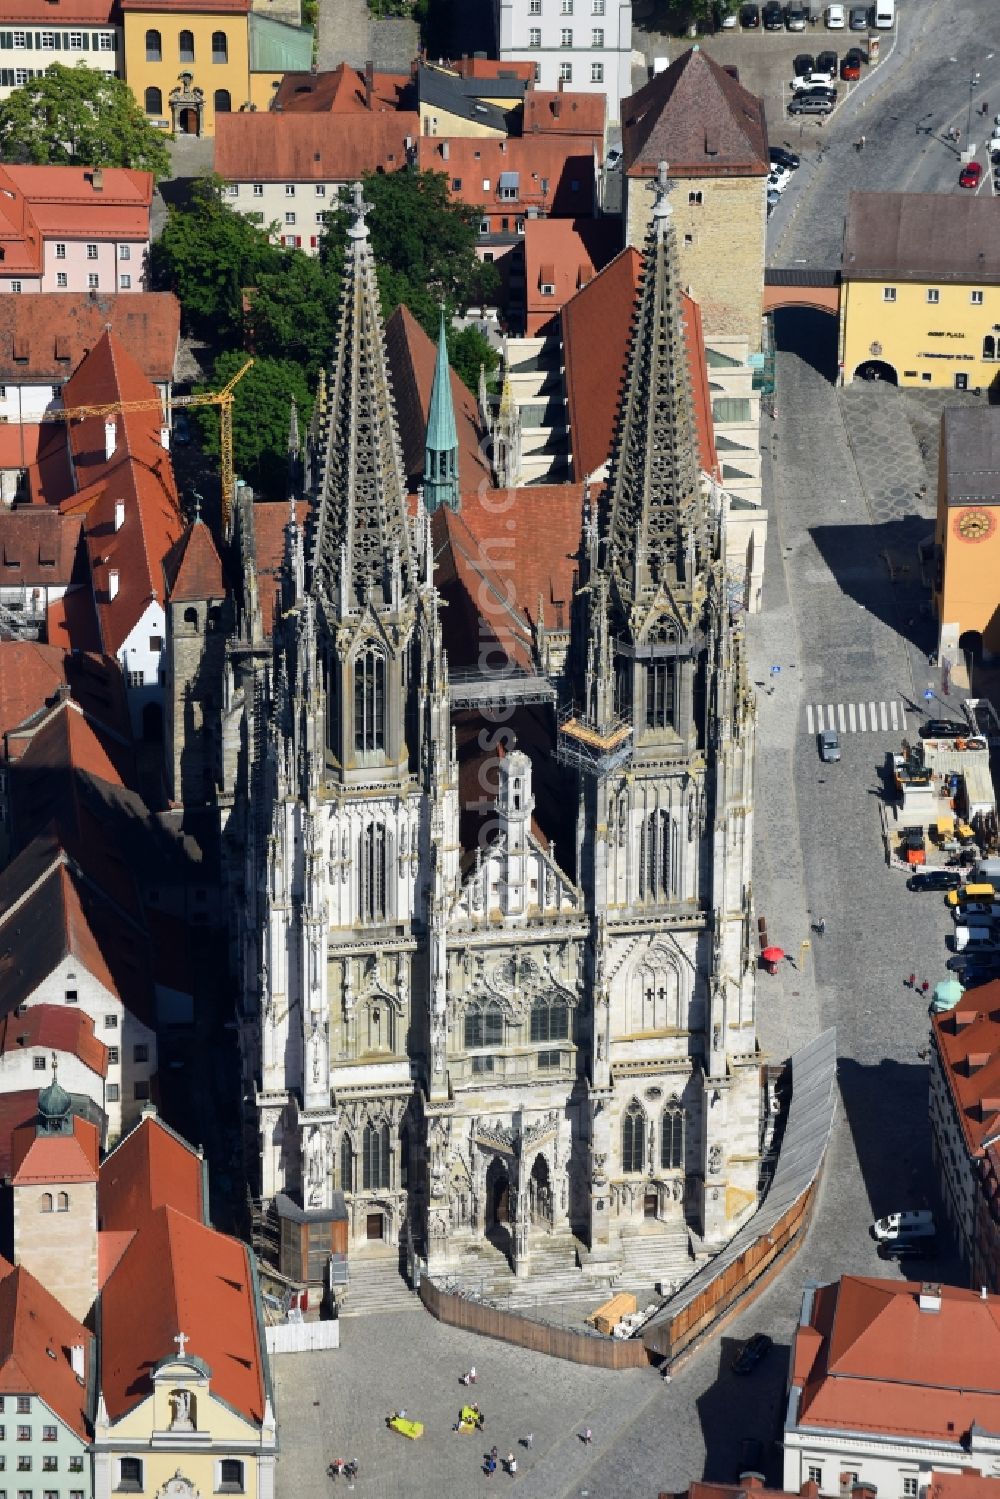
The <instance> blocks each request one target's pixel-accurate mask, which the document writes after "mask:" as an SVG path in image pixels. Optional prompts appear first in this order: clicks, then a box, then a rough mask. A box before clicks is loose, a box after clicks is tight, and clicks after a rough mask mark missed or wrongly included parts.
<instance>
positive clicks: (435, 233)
mask: <svg viewBox="0 0 1000 1499" xmlns="http://www.w3.org/2000/svg"><path fill="white" fill-rule="evenodd" d="M363 186H364V195H365V200H366V201H367V202H368V203H370V204H371V205H372V212H371V214H370V216H369V218H368V227H369V230H370V233H371V242H372V250H373V252H374V255H375V260H376V262H377V264H378V267H379V291H380V293H381V297H382V306H383V310H384V311H386V312H389V311H391V310H392V308H393V307H395V306H396V304H397V303H398V302H405V303H406V305H407V307H409V309H410V311H411V312H412V313H413V315H414V317H415V318H416V319H417V320H418V322H420V323H421V324H422V325H423V327H424V328H425V329H426V330H427V332H428V333H430V334H431V335H434V334H435V333H436V332H437V322H438V307H439V304H440V303H441V302H444V303H445V304H446V306H448V307H449V308H451V309H455V308H459V309H464V308H466V307H468V306H470V305H471V304H472V303H477V302H483V301H488V300H489V299H490V298H491V297H492V296H493V295H494V294H495V292H496V289H497V287H498V285H499V276H498V273H497V270H496V267H495V266H493V265H491V264H488V263H486V262H485V261H481V260H478V259H477V258H476V250H475V246H476V230H475V225H476V222H477V220H478V218H479V213H478V212H477V211H476V210H475V209H473V208H469V207H467V206H466V205H465V204H464V203H454V202H452V200H451V195H450V191H449V186H448V178H447V177H446V176H445V175H444V174H443V173H442V172H418V171H415V170H414V168H412V167H402V168H401V169H400V170H399V171H398V172H392V173H388V174H386V175H381V176H380V175H374V174H373V175H372V176H370V177H366V178H365V179H364V184H363ZM327 222H328V228H327V232H326V234H325V235H324V236H323V239H322V241H321V242H320V255H321V258H322V260H323V262H324V264H326V265H328V266H330V267H331V268H332V269H337V270H339V268H340V266H341V265H342V264H343V257H344V253H345V248H346V244H347V228H348V225H349V224H350V222H351V214H350V211H349V209H348V207H347V206H346V205H344V206H342V207H340V208H338V209H337V210H336V211H335V212H333V213H331V214H330V215H329V218H328V221H327Z"/></svg>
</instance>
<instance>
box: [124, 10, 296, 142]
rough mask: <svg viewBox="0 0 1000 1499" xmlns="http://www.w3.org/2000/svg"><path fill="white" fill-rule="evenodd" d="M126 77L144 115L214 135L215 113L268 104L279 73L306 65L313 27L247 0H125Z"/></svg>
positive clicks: (178, 129) (176, 130) (184, 131)
mask: <svg viewBox="0 0 1000 1499" xmlns="http://www.w3.org/2000/svg"><path fill="white" fill-rule="evenodd" d="M122 12H123V21H124V49H125V81H126V82H127V83H128V85H129V87H130V88H131V90H132V92H133V94H134V95H135V98H136V100H137V102H138V104H139V107H140V108H141V109H142V110H143V112H144V113H145V115H146V117H147V119H148V120H150V121H151V122H154V123H157V124H159V125H161V126H162V128H163V129H164V130H169V131H171V132H173V134H175V135H204V136H212V135H214V134H215V121H216V117H217V116H218V115H219V114H229V113H232V112H233V111H234V110H241V109H245V108H248V107H250V108H253V109H256V110H267V109H270V107H271V100H272V98H273V96H274V91H275V89H276V88H277V87H278V84H279V83H280V82H281V79H282V76H283V75H284V73H285V72H294V71H308V69H309V66H310V64H311V61H312V31H311V30H310V29H309V28H307V27H296V26H291V25H287V24H284V23H282V22H280V21H277V20H274V19H272V18H270V17H265V16H258V15H255V14H254V13H253V11H252V10H251V8H250V5H249V0H204V3H201V0H176V3H173V4H171V3H170V0H123V5H122Z"/></svg>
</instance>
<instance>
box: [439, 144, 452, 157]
mask: <svg viewBox="0 0 1000 1499" xmlns="http://www.w3.org/2000/svg"><path fill="white" fill-rule="evenodd" d="M450 155H451V147H450V145H449V144H448V142H447V141H442V142H441V160H442V161H447V160H448V157H449V156H450Z"/></svg>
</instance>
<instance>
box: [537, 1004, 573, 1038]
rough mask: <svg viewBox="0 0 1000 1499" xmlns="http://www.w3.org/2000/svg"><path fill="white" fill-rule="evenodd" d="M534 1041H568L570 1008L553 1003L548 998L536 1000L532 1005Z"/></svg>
mask: <svg viewBox="0 0 1000 1499" xmlns="http://www.w3.org/2000/svg"><path fill="white" fill-rule="evenodd" d="M531 1039H532V1041H568V1040H569V1008H568V1006H566V1005H561V1004H552V1003H550V1002H549V1001H548V1000H547V999H540V1000H536V1002H535V1003H534V1004H533V1005H532V1007H531Z"/></svg>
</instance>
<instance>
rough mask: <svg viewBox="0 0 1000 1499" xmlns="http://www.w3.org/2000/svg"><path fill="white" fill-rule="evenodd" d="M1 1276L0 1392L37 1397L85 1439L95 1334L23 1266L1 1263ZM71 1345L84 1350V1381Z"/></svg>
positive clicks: (86, 1437) (86, 1436)
mask: <svg viewBox="0 0 1000 1499" xmlns="http://www.w3.org/2000/svg"><path fill="white" fill-rule="evenodd" d="M0 1275H2V1279H0V1394H2V1395H38V1396H39V1397H40V1398H41V1399H42V1400H43V1401H44V1402H45V1404H46V1405H47V1406H48V1407H49V1409H50V1410H51V1411H52V1412H53V1414H54V1415H56V1416H58V1417H59V1419H60V1420H61V1421H63V1422H65V1424H66V1425H67V1426H68V1427H69V1428H70V1429H71V1430H72V1431H74V1432H75V1433H76V1435H77V1436H78V1437H79V1438H80V1439H81V1440H82V1441H87V1439H88V1435H89V1432H88V1414H89V1412H88V1387H89V1383H90V1375H91V1374H92V1372H93V1361H94V1335H93V1333H91V1332H88V1331H87V1329H86V1328H85V1327H84V1326H83V1324H82V1323H81V1322H78V1321H77V1320H76V1318H75V1317H72V1316H70V1314H69V1312H68V1311H67V1310H66V1308H65V1307H64V1306H63V1305H62V1303H61V1302H60V1301H57V1300H56V1298H55V1297H54V1296H53V1295H52V1293H51V1292H50V1291H47V1290H46V1289H45V1287H44V1286H43V1285H42V1284H41V1283H40V1282H39V1281H37V1280H36V1279H35V1277H34V1276H33V1275H32V1274H31V1272H30V1271H29V1270H26V1269H25V1268H24V1266H23V1265H19V1266H17V1268H16V1269H15V1267H14V1266H13V1265H8V1264H7V1263H6V1261H3V1262H2V1264H0ZM73 1347H82V1348H83V1357H84V1375H83V1378H82V1380H81V1379H77V1377H76V1375H75V1374H74V1372H73V1366H72V1364H71V1363H70V1349H71V1348H73Z"/></svg>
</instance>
